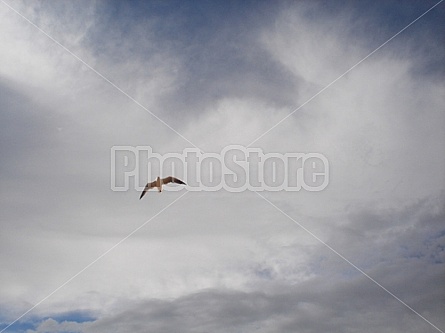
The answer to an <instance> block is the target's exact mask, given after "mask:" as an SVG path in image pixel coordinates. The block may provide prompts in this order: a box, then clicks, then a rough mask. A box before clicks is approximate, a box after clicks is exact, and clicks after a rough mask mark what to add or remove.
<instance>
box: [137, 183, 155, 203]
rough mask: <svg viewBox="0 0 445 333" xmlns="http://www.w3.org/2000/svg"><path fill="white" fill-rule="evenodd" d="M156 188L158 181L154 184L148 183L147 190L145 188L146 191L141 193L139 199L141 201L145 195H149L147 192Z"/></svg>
mask: <svg viewBox="0 0 445 333" xmlns="http://www.w3.org/2000/svg"><path fill="white" fill-rule="evenodd" d="M155 186H156V180H155V181H154V182H151V183H147V185H145V188H144V190H143V191H142V193H141V196H140V197H139V200H141V199H142V197H143V196H144V195H145V193H147V191H148V190H149V189H151V188H152V187H155Z"/></svg>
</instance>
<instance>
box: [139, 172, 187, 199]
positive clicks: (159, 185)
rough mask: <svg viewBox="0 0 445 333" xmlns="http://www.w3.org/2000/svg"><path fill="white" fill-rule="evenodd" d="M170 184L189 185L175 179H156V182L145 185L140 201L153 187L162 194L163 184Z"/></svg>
mask: <svg viewBox="0 0 445 333" xmlns="http://www.w3.org/2000/svg"><path fill="white" fill-rule="evenodd" d="M168 183H176V184H183V185H187V184H186V183H184V182H183V181H182V180H181V179H178V178H175V177H172V176H170V177H165V178H163V179H161V178H160V177H158V178H156V180H155V181H154V182H151V183H147V185H145V188H144V190H143V191H142V193H141V196H140V197H139V200H141V199H142V197H143V196H144V195H145V193H147V191H148V190H149V189H151V188H153V187H157V188H158V191H159V192H162V184H168Z"/></svg>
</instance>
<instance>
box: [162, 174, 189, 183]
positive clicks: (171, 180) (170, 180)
mask: <svg viewBox="0 0 445 333" xmlns="http://www.w3.org/2000/svg"><path fill="white" fill-rule="evenodd" d="M162 183H163V184H168V183H176V184H182V185H187V184H186V183H184V182H183V181H182V180H181V179H178V178H175V177H172V176H170V177H165V178H164V179H162Z"/></svg>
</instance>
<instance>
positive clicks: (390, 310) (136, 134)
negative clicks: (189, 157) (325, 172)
mask: <svg viewBox="0 0 445 333" xmlns="http://www.w3.org/2000/svg"><path fill="white" fill-rule="evenodd" d="M84 5H85V3H77V2H76V3H74V2H64V3H58V4H57V5H54V4H53V3H52V2H38V3H36V4H35V5H33V6H29V5H28V4H26V3H21V2H17V3H14V6H17V8H18V9H20V10H22V11H23V13H24V14H25V15H26V16H27V17H29V18H30V19H32V20H33V21H34V22H36V23H38V24H39V25H41V26H42V28H44V29H45V30H46V31H47V32H48V33H50V34H51V35H52V36H54V38H56V39H57V40H59V41H60V42H61V43H63V44H64V45H66V46H67V47H69V48H70V49H71V50H72V51H73V52H75V53H76V54H78V55H79V56H81V58H82V59H84V60H85V61H86V62H87V63H88V64H90V65H91V66H93V67H94V68H96V69H97V70H98V71H99V72H100V73H102V74H103V75H105V76H106V77H107V78H109V79H111V80H112V81H113V82H114V83H115V84H117V85H118V86H119V87H121V88H122V89H123V90H124V91H126V92H128V93H129V94H130V95H131V96H134V97H135V98H136V99H137V100H138V101H140V102H141V103H142V104H143V105H145V106H146V107H147V108H148V109H149V110H150V111H152V112H154V113H155V114H157V115H158V116H160V117H161V118H162V119H163V120H165V121H166V122H167V123H168V124H171V125H172V126H173V127H174V128H175V129H177V130H178V131H179V132H180V133H181V134H182V135H184V136H185V137H186V138H188V139H189V140H191V141H192V142H193V143H195V144H196V145H198V146H199V147H201V146H202V148H203V149H205V150H206V151H219V149H221V148H222V147H224V146H226V145H227V144H230V143H236V144H244V145H247V144H249V143H250V142H251V141H252V140H254V139H255V138H257V137H258V136H259V135H261V134H262V133H264V131H266V130H268V129H269V128H270V127H271V126H273V125H274V124H276V123H277V122H278V121H280V120H281V119H282V118H283V117H285V116H287V115H288V114H289V112H291V111H292V110H294V109H295V108H296V107H298V106H299V105H300V104H301V103H304V102H305V101H307V99H308V98H310V97H311V96H313V94H314V93H316V92H318V91H319V90H320V89H322V88H323V87H324V86H325V85H326V84H328V83H330V82H332V80H333V79H335V78H336V77H338V76H339V75H341V74H342V73H344V71H345V70H346V69H348V68H349V67H350V66H352V65H354V64H355V63H356V62H357V61H359V60H360V59H362V58H363V57H364V56H365V55H367V54H368V53H369V52H370V51H372V50H373V49H374V48H375V47H377V46H378V45H380V43H382V42H383V41H385V40H386V39H387V38H389V37H391V36H392V34H394V33H396V32H397V31H398V30H400V28H402V27H403V24H407V23H409V22H410V20H412V19H414V18H415V17H416V15H419V14H420V13H421V12H422V10H426V8H424V6H426V5H428V4H426V5H424V4H422V5H419V6H414V7H415V8H414V7H411V6H409V8H406V7H405V6H402V5H401V4H400V3H397V2H394V3H392V4H391V5H383V4H380V5H374V4H371V3H367V2H363V3H361V6H359V5H356V4H353V3H349V4H348V5H347V6H346V7H344V6H343V5H342V6H339V5H338V4H334V5H332V3H331V2H329V5H328V4H327V3H325V2H317V3H315V4H314V3H312V2H311V3H308V2H302V3H297V4H294V3H287V2H280V3H279V4H277V5H276V6H270V4H268V3H264V4H261V5H258V6H256V5H252V4H246V5H236V4H233V5H231V6H229V7H226V6H225V5H224V6H223V5H221V4H219V5H218V6H217V7H215V8H213V7H208V6H210V5H208V6H207V5H203V7H199V6H198V5H196V6H195V5H193V6H192V5H191V4H189V3H184V4H183V5H181V6H183V7H175V6H176V4H175V5H174V6H173V5H169V4H160V5H159V6H157V5H151V4H136V5H129V4H127V3H125V4H119V5H116V6H117V7H115V6H114V5H110V4H108V3H107V2H97V3H94V4H89V5H88V6H84ZM382 6H383V7H382ZM385 6H389V8H397V9H399V11H397V15H395V14H394V13H393V12H387V11H385V10H383V8H387V7H385ZM391 6H393V7H391ZM402 7H403V8H404V9H403V10H402V9H401V8H402ZM442 7H443V6H439V7H438V9H437V12H436V11H435V12H434V13H432V16H425V18H424V19H422V20H420V21H419V25H413V27H412V28H410V29H408V30H407V31H406V32H405V33H404V34H402V35H400V36H399V37H398V38H397V39H395V40H394V43H391V44H388V46H387V47H385V48H382V49H381V50H380V51H379V52H377V53H376V54H375V55H373V56H372V57H371V58H369V59H368V60H367V61H365V62H363V63H362V64H361V65H360V66H358V67H357V68H356V69H354V70H353V71H351V72H350V73H349V74H348V75H346V76H345V77H344V78H343V79H341V80H339V81H338V82H337V83H336V84H335V85H333V86H332V87H331V88H329V89H327V90H326V91H325V92H324V93H323V94H320V96H318V97H317V98H315V99H314V100H313V101H311V103H309V104H307V105H306V106H305V107H304V108H302V109H300V110H299V111H298V112H296V113H295V114H294V115H292V116H291V117H289V118H288V119H287V120H286V121H285V122H283V123H281V124H280V125H279V126H277V128H276V129H274V130H272V131H271V132H269V133H268V134H267V135H266V136H264V137H263V138H262V139H261V140H258V141H257V142H256V143H255V145H254V146H256V147H260V148H262V149H263V150H264V151H268V152H275V151H279V152H282V153H285V152H310V151H315V152H321V153H323V154H325V155H326V156H327V158H328V160H329V163H330V167H331V178H330V179H331V181H330V184H329V186H328V188H327V189H326V190H324V191H323V192H319V193H309V192H278V193H267V192H263V193H262V194H263V195H265V196H266V198H267V199H268V200H270V201H272V202H273V203H274V204H275V205H277V206H278V207H280V209H282V210H283V211H284V212H285V213H286V214H288V215H290V216H291V217H292V218H294V219H295V221H297V222H299V223H301V224H302V225H304V226H305V227H306V228H308V229H309V230H311V232H313V233H314V234H315V235H317V236H318V237H319V238H320V239H322V240H323V241H326V242H327V243H328V244H330V245H331V246H332V247H333V248H335V249H336V250H337V251H339V252H340V253H341V254H343V255H344V256H345V257H346V258H348V259H349V260H351V262H353V263H354V264H356V265H357V266H358V267H361V268H362V269H363V270H364V271H365V272H366V273H367V274H369V275H370V276H371V277H373V278H374V279H375V280H376V281H378V282H379V283H381V284H382V285H383V286H385V287H386V288H388V290H390V291H391V292H394V294H395V295H397V296H398V297H400V298H401V299H402V300H403V301H405V302H406V303H407V304H409V305H410V306H412V307H413V308H414V309H415V310H416V311H418V312H419V313H421V314H422V315H423V316H425V318H427V319H428V320H431V322H432V323H434V324H435V325H437V326H438V327H444V325H445V323H444V322H443V319H441V317H442V316H441V313H440V309H441V308H443V295H444V290H443V287H442V285H443V283H442V282H441V280H442V279H443V273H444V250H443V242H444V229H443V220H444V207H443V202H444V200H443V199H444V197H443V195H444V194H443V190H444V177H443V168H444V167H445V160H444V158H443V155H442V154H440V153H439V152H442V151H443V145H444V144H443V142H445V141H444V140H443V139H444V134H443V123H444V114H443V111H442V110H443V105H444V99H443V82H441V80H439V79H438V78H439V77H440V70H439V69H437V71H434V70H432V69H433V68H436V67H437V64H438V63H440V62H441V61H443V51H442V48H441V46H440V45H436V41H437V31H436V28H435V27H436V23H437V19H438V17H437V15H439V14H440V13H442V12H443V9H442ZM383 12H384V13H383ZM399 23H400V24H399ZM0 37H1V38H2V43H3V44H2V52H0V61H1V63H2V64H4V66H0V94H1V95H0V96H1V98H0V119H1V121H0V129H1V132H0V133H1V134H0V135H1V141H0V142H1V143H0V147H1V154H2V157H3V158H2V160H1V162H0V170H1V173H0V182H1V184H2V186H1V190H0V195H1V197H2V204H1V207H0V210H1V212H2V213H1V227H2V230H3V232H2V234H1V236H0V238H1V242H0V244H1V245H0V248H1V250H0V262H1V264H2V268H3V269H2V270H1V272H0V280H1V281H2V283H1V286H0V295H1V297H0V299H1V301H0V310H1V311H0V318H1V322H2V326H0V327H5V325H7V323H8V322H10V321H12V320H14V319H15V318H16V317H17V316H19V315H20V314H21V313H23V312H24V311H26V310H27V309H29V308H30V307H31V306H32V305H33V304H36V303H37V302H38V301H40V300H41V299H42V298H43V297H45V296H46V295H48V294H49V293H50V292H52V291H53V290H55V288H57V287H58V286H60V285H61V284H62V283H64V282H65V281H67V279H69V278H70V277H72V276H73V275H74V274H76V273H78V272H79V271H80V270H82V269H83V268H84V267H85V266H86V265H88V264H89V263H91V262H92V261H93V260H95V259H96V258H98V257H99V256H100V255H101V254H103V253H104V252H105V251H107V250H108V249H110V248H111V247H112V246H114V245H115V244H116V243H117V242H118V241H120V240H121V239H122V238H123V237H125V236H126V235H128V234H129V233H130V232H132V231H133V230H135V228H137V227H139V226H140V225H142V223H144V222H145V221H147V220H148V219H150V218H151V217H153V216H155V214H157V213H158V212H159V211H160V210H161V209H163V208H164V207H166V206H167V205H168V204H170V203H171V202H172V201H173V200H174V199H175V198H177V197H178V195H180V193H176V192H165V193H162V194H158V193H150V195H149V196H147V200H144V201H138V200H137V198H138V194H137V193H136V191H134V190H130V191H127V192H121V193H119V192H112V191H111V190H110V148H111V147H112V146H114V145H131V146H137V145H150V146H151V147H153V149H154V150H155V151H156V152H161V153H163V152H171V151H176V152H177V151H181V150H182V149H183V148H184V147H186V146H190V145H189V143H187V142H186V141H185V140H183V139H182V138H181V137H179V136H178V135H177V134H175V133H174V132H172V131H171V130H170V129H169V128H167V127H166V126H165V125H163V124H161V123H159V122H158V120H156V119H155V118H154V117H153V116H152V115H150V113H149V112H147V111H145V110H143V109H142V108H140V107H139V106H137V105H135V104H134V102H132V101H131V100H130V99H128V98H127V97H126V96H124V95H123V94H122V93H120V92H119V91H117V90H116V89H115V88H113V87H112V86H110V85H109V84H108V83H106V82H105V81H104V80H102V79H101V78H100V77H98V76H97V75H96V74H95V73H93V72H91V71H89V70H88V69H87V68H85V66H83V65H82V64H80V63H79V62H78V61H77V60H76V59H75V58H73V57H72V56H70V55H68V54H66V52H65V51H64V50H63V49H61V48H60V47H58V46H56V45H55V44H54V43H53V42H52V41H50V40H48V39H47V38H46V37H45V36H44V35H42V34H41V33H39V32H38V31H36V30H35V29H34V28H33V27H31V26H29V24H28V23H26V22H25V21H23V20H22V19H20V18H19V17H18V16H15V15H13V13H11V12H10V11H9V10H7V9H6V8H5V7H2V8H1V11H0ZM144 199H145V198H144ZM73 313H87V314H89V315H90V317H88V316H87V317H88V318H86V319H85V318H84V319H82V318H80V319H79V318H77V319H76V318H74V317H75V316H74V315H73ZM70 314H71V315H70ZM70 316H71V317H70ZM61 318H62V319H61ZM21 323H22V324H23V325H22V326H20V327H21V328H20V327H19V326H18V327H16V329H14V328H12V329H11V330H10V331H11V332H13V331H14V330H15V331H17V332H20V331H21V332H23V331H26V330H27V329H29V332H61V331H79V332H109V331H110V330H114V331H116V332H127V331H134V332H139V331H144V332H146V331H153V332H159V331H161V332H162V331H165V332H171V331H190V332H192V331H193V332H208V331H212V332H220V331H224V332H227V331H233V332H295V331H297V330H298V331H299V332H319V331H330V332H344V331H349V332H368V331H369V329H370V327H372V328H375V329H376V330H379V331H382V330H384V331H389V332H402V331H403V332H420V331H422V332H423V331H425V332H426V331H431V332H434V329H433V328H432V327H431V326H429V325H428V324H427V323H426V322H425V321H423V320H422V319H421V318H419V317H417V316H416V315H415V314H414V313H412V312H411V311H410V310H409V309H407V308H406V307H404V306H403V305H402V304H400V303H399V302H398V301H397V300H395V299H394V298H392V297H391V296H390V295H388V294H387V293H385V292H384V291H383V290H382V289H380V288H379V287H378V286H376V285H375V284H374V283H372V281H370V280H369V279H367V278H366V277H364V276H362V275H361V274H360V273H359V272H357V271H356V270H355V269H354V268H353V267H351V266H350V265H348V263H346V262H344V261H343V260H341V258H339V257H338V256H336V255H335V254H334V253H332V252H331V251H329V249H328V248H326V247H325V246H323V245H322V244H320V243H319V242H317V240H315V239H314V238H313V237H311V235H309V234H307V233H305V232H304V230H302V229H301V228H299V227H298V225H296V224H295V223H294V222H293V221H291V220H289V219H288V218H287V217H285V216H284V215H283V214H281V213H280V212H279V211H277V210H276V209H275V208H274V207H273V206H271V205H269V204H267V203H266V202H265V201H264V200H262V199H261V198H259V197H258V196H257V195H256V194H254V193H249V192H246V193H238V194H234V193H226V192H223V191H220V192H216V193H193V192H190V193H188V194H187V195H186V196H184V197H183V198H181V199H180V200H179V201H178V202H176V203H175V204H174V205H172V206H171V207H170V208H169V209H167V210H166V211H165V212H163V213H162V214H160V215H159V216H157V217H156V218H154V219H153V220H152V221H150V223H148V224H147V225H146V226H145V227H144V228H142V229H140V230H139V231H138V232H137V233H136V234H134V235H133V236H132V237H130V238H129V239H127V240H126V241H125V242H123V243H122V244H120V245H119V246H118V247H116V248H115V249H114V250H113V251H111V252H110V253H109V254H107V256H105V257H104V258H102V259H101V260H99V261H98V262H97V263H96V264H94V265H93V266H92V267H90V268H89V269H88V270H86V271H85V272H84V273H83V274H81V275H79V276H78V277H77V278H76V279H74V280H73V281H72V282H71V283H69V284H68V285H66V286H65V287H64V288H62V289H61V290H59V291H58V292H57V293H56V294H54V295H53V296H52V297H50V298H49V299H48V300H46V301H45V302H43V303H42V304H41V305H40V306H38V307H36V309H34V310H33V311H32V313H31V314H30V315H29V316H26V317H24V318H23V320H22V321H21ZM26 325H28V326H26ZM23 327H25V328H23Z"/></svg>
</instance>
